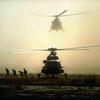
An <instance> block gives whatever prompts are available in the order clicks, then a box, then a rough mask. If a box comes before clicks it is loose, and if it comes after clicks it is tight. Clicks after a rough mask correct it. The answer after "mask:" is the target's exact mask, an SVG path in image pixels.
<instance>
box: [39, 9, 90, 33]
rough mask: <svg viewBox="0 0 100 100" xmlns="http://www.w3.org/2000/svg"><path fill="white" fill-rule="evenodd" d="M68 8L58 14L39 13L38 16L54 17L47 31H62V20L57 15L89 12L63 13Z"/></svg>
mask: <svg viewBox="0 0 100 100" xmlns="http://www.w3.org/2000/svg"><path fill="white" fill-rule="evenodd" d="M67 11H68V10H64V11H63V12H61V13H60V14H57V15H39V16H43V17H54V19H53V21H52V23H51V27H50V30H49V32H51V31H53V30H54V31H56V32H58V31H63V32H64V29H63V25H62V22H61V21H60V19H59V17H66V16H73V15H80V14H87V13H89V11H88V12H80V13H74V14H66V15H63V14H64V13H65V12H67Z"/></svg>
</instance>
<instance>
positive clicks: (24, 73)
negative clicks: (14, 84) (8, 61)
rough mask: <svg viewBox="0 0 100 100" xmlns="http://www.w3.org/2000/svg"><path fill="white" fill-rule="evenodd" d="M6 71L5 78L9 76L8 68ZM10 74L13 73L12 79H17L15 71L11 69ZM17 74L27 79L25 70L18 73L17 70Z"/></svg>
mask: <svg viewBox="0 0 100 100" xmlns="http://www.w3.org/2000/svg"><path fill="white" fill-rule="evenodd" d="M5 70H6V76H5V77H6V78H7V77H9V76H10V71H9V69H8V68H5ZM12 72H13V77H16V78H17V73H16V70H15V69H12ZM19 74H20V76H21V77H25V78H27V70H26V69H25V68H24V69H23V71H20V70H19Z"/></svg>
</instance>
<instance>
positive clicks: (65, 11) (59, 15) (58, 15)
mask: <svg viewBox="0 0 100 100" xmlns="http://www.w3.org/2000/svg"><path fill="white" fill-rule="evenodd" d="M66 11H67V10H64V11H63V12H62V13H60V14H59V15H57V17H59V16H61V15H62V14H64V13H65V12H66Z"/></svg>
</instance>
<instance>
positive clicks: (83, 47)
mask: <svg viewBox="0 0 100 100" xmlns="http://www.w3.org/2000/svg"><path fill="white" fill-rule="evenodd" d="M94 47H100V45H90V46H81V47H73V48H64V49H57V50H81V49H83V50H84V49H88V48H94Z"/></svg>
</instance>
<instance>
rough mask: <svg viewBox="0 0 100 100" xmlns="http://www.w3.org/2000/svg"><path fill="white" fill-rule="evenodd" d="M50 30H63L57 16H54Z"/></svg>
mask: <svg viewBox="0 0 100 100" xmlns="http://www.w3.org/2000/svg"><path fill="white" fill-rule="evenodd" d="M51 30H56V31H59V30H63V26H62V23H61V21H60V20H59V18H58V17H57V16H55V19H54V20H53V21H52V25H51Z"/></svg>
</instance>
